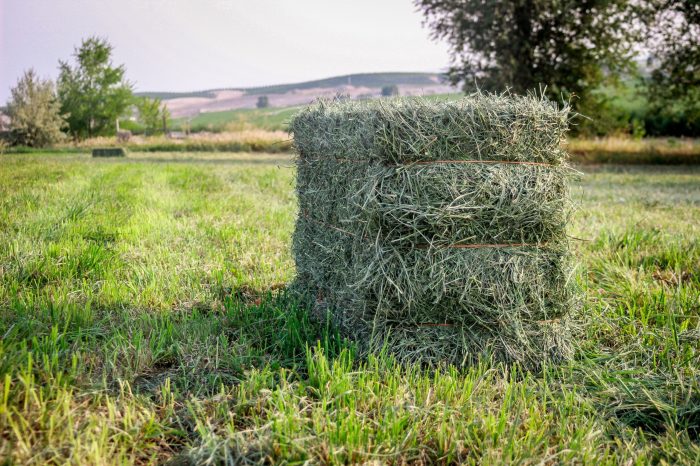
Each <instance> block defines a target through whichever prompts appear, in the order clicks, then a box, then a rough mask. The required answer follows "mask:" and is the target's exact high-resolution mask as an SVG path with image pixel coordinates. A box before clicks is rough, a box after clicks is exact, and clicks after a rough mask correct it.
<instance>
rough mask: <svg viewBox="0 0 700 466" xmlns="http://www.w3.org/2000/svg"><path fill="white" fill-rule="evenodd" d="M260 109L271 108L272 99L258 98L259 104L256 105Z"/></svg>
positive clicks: (264, 96)
mask: <svg viewBox="0 0 700 466" xmlns="http://www.w3.org/2000/svg"><path fill="white" fill-rule="evenodd" d="M255 106H256V107H258V108H267V107H269V106H270V99H268V97H267V96H266V95H261V96H260V97H258V102H257V103H256V104H255Z"/></svg>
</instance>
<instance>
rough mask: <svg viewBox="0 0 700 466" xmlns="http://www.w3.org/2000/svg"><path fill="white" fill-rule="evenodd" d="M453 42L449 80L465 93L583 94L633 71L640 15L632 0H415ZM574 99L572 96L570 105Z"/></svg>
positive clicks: (435, 31) (438, 35) (437, 31)
mask: <svg viewBox="0 0 700 466" xmlns="http://www.w3.org/2000/svg"><path fill="white" fill-rule="evenodd" d="M415 4H416V6H417V7H418V8H419V9H420V10H421V11H422V12H423V13H424V14H425V16H426V23H427V24H428V25H429V27H430V28H431V29H432V37H433V38H434V39H444V40H447V42H448V43H449V44H450V47H451V59H452V64H451V66H450V68H449V70H448V78H449V79H450V81H451V82H452V83H453V84H455V85H458V84H462V86H463V87H464V89H465V90H469V89H473V88H474V87H475V86H478V87H479V88H481V89H484V90H493V91H501V90H504V89H506V88H509V89H511V90H512V91H513V92H516V93H525V92H527V91H531V90H534V89H537V88H538V87H539V86H541V85H546V86H548V88H547V91H548V93H549V95H550V96H553V97H554V98H556V99H557V100H559V99H561V98H562V97H563V98H565V99H567V98H569V97H571V96H572V95H577V96H579V97H587V96H589V95H590V94H589V93H590V91H591V90H592V89H593V88H595V87H597V86H598V85H599V84H600V83H601V81H602V80H603V79H604V78H605V77H606V76H614V75H615V74H616V73H617V72H619V71H622V70H625V69H631V67H632V57H633V45H634V42H635V40H636V39H638V38H639V36H640V35H641V31H642V27H641V24H642V22H641V19H640V18H641V17H642V15H641V12H640V11H639V8H638V7H637V6H636V5H637V4H636V3H633V2H632V1H631V0H415ZM573 103H574V105H576V104H577V102H576V101H574V102H573Z"/></svg>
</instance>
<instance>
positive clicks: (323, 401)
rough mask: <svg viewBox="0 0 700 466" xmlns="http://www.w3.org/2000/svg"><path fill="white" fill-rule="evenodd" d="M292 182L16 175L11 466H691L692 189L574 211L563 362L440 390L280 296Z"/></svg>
mask: <svg viewBox="0 0 700 466" xmlns="http://www.w3.org/2000/svg"><path fill="white" fill-rule="evenodd" d="M288 161H289V159H288V158H287V157H286V156H284V155H280V154H270V155H266V156H262V157H261V156H260V155H258V154H210V153H202V154H190V153H170V154H149V153H131V154H129V157H127V158H126V159H119V160H117V159H104V160H103V159H99V160H93V159H91V158H90V157H89V156H87V155H65V154H64V155H55V156H54V155H22V156H19V155H16V156H4V157H3V159H2V164H1V165H0V439H2V440H1V441H0V457H2V460H0V462H2V461H3V460H4V461H6V462H8V463H16V464H47V463H49V464H70V463H72V464H122V463H132V462H138V463H146V464H148V463H154V464H155V463H161V462H165V461H168V460H176V461H180V462H181V463H179V464H187V463H188V462H195V463H197V462H198V463H205V462H209V463H223V462H226V461H228V462H230V463H244V462H250V463H256V462H267V463H281V462H285V461H286V462H295V461H298V462H304V461H310V462H311V463H322V464H323V463H326V464H346V463H351V462H355V463H362V462H375V463H376V464H383V463H392V464H401V463H410V462H414V463H420V462H422V463H424V464H425V463H448V464H457V463H481V464H494V463H504V464H511V463H537V464H539V463H561V464H568V463H572V462H576V463H585V464H592V463H595V464H620V463H622V464H649V463H659V462H666V463H669V464H674V463H675V464H677V463H682V464H683V463H684V464H695V463H697V462H698V461H700V446H699V444H698V438H699V436H700V397H699V396H698V394H699V393H700V357H699V354H700V323H699V322H698V320H699V317H700V245H699V241H698V237H699V236H698V228H699V227H698V225H700V170H698V169H697V168H693V167H688V168H684V169H677V170H673V169H663V170H650V169H648V168H635V169H627V170H621V169H599V170H597V171H591V172H589V173H587V174H586V175H585V176H584V177H583V179H582V181H581V182H579V183H577V185H576V186H575V187H574V193H575V197H576V199H577V200H578V202H579V204H580V206H579V209H578V211H577V213H576V215H575V217H574V219H573V223H572V227H571V231H570V233H571V235H572V236H574V237H576V238H580V239H581V240H580V241H579V240H575V241H574V245H575V246H574V247H575V250H576V253H577V255H578V257H579V258H580V262H581V266H580V268H579V273H578V280H579V281H580V284H581V286H582V288H583V293H584V294H583V296H582V302H581V307H580V310H579V311H578V314H579V315H580V318H581V319H583V320H584V321H585V323H586V326H585V328H586V330H585V332H584V334H582V335H579V336H578V339H577V346H578V352H577V357H576V360H575V361H574V362H572V363H571V364H569V365H566V366H562V367H548V368H546V369H545V370H544V371H543V373H541V374H528V373H524V372H522V371H520V370H518V369H517V368H513V367H511V368H506V367H502V366H495V365H493V364H491V363H490V362H489V361H486V360H484V361H482V362H481V363H480V364H478V365H476V366H474V367H471V368H467V369H463V370H455V369H451V368H444V369H442V370H439V371H437V372H431V371H427V370H423V369H421V368H419V367H414V366H400V365H397V364H395V363H394V362H393V361H391V360H390V359H388V358H386V357H384V356H381V355H380V356H377V357H372V358H369V359H367V360H360V359H358V358H357V357H356V356H355V355H354V351H353V346H352V344H351V343H349V342H344V341H341V340H340V339H339V338H338V337H337V335H336V333H335V332H334V331H333V329H332V328H331V327H330V326H328V325H325V324H323V323H314V322H311V321H310V320H309V318H308V315H307V314H306V312H305V310H304V309H303V308H300V307H299V306H298V305H297V304H296V303H295V301H294V300H293V299H292V298H291V297H290V296H288V295H287V294H286V292H285V291H284V290H283V288H284V285H285V284H286V283H288V282H289V281H290V280H291V278H292V277H293V276H294V270H293V261H292V258H291V255H290V252H289V242H290V236H291V233H292V230H293V226H294V218H295V215H296V211H295V209H296V206H295V198H294V192H293V180H294V172H293V168H292V167H291V164H290V163H286V162H288Z"/></svg>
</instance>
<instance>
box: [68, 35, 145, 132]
mask: <svg viewBox="0 0 700 466" xmlns="http://www.w3.org/2000/svg"><path fill="white" fill-rule="evenodd" d="M111 55H112V46H111V45H110V44H109V43H108V42H107V40H106V39H102V38H99V37H90V38H88V39H85V40H83V41H82V43H81V45H80V47H78V48H76V49H75V52H74V53H73V57H74V58H75V62H76V64H75V66H71V65H70V64H69V63H68V62H64V61H61V62H59V69H60V74H59V78H58V96H59V99H60V101H61V111H62V112H63V113H65V114H66V119H67V121H68V125H69V128H70V131H71V133H72V134H73V135H74V136H76V137H79V138H83V137H90V136H95V135H99V134H104V133H106V132H109V131H111V130H113V129H114V127H115V125H116V119H117V118H118V117H119V116H121V115H122V114H123V113H124V112H125V111H126V109H127V108H128V107H129V105H130V104H131V103H132V86H131V84H130V83H129V82H128V81H126V79H125V77H124V75H125V72H126V69H125V67H124V65H119V66H114V65H112V61H111Z"/></svg>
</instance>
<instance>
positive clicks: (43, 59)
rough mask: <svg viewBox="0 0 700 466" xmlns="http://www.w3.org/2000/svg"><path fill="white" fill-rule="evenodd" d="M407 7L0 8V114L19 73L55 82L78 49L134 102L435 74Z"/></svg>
mask: <svg viewBox="0 0 700 466" xmlns="http://www.w3.org/2000/svg"><path fill="white" fill-rule="evenodd" d="M422 19H423V18H422V15H421V14H420V13H418V12H416V11H415V7H414V6H413V3H412V2H411V1H408V0H404V1H400V0H386V1H382V2H381V4H376V3H373V2H371V1H369V0H360V1H356V2H353V3H352V4H351V6H348V5H347V4H345V3H340V2H336V1H322V0H301V1H297V2H293V3H292V2H285V1H281V0H277V1H275V0H261V1H255V2H250V1H239V2H236V1H233V0H201V1H197V2H195V1H188V0H141V1H139V0H124V1H122V2H119V3H113V2H110V1H107V0H92V1H89V0H53V1H50V0H0V26H1V28H0V29H1V31H0V84H1V86H0V104H4V103H5V102H6V101H7V99H8V97H9V93H10V92H9V90H10V87H11V86H14V84H15V83H16V82H17V79H18V78H19V77H20V75H21V74H22V73H23V72H24V70H26V69H28V68H34V69H35V70H36V71H37V72H38V74H39V75H40V76H42V77H48V78H51V79H55V78H56V76H57V75H58V61H59V60H69V59H70V60H71V61H72V53H73V50H74V47H75V46H77V45H78V44H79V43H80V41H81V39H84V38H86V37H89V36H92V35H97V36H101V37H105V38H107V39H108V40H109V42H110V43H111V44H112V45H113V46H114V52H113V62H114V63H115V64H124V65H125V66H126V69H127V78H128V79H129V80H130V81H131V82H133V83H134V89H135V91H137V92H147V91H151V92H155V91H164V92H188V91H198V90H204V89H215V88H242V87H257V86H266V85H275V84H285V83H293V82H302V81H311V80H316V79H323V78H328V77H332V76H339V75H346V74H356V73H377V72H440V71H443V70H444V69H445V68H446V66H447V64H448V54H447V50H448V49H447V45H445V44H441V43H435V42H433V41H432V40H430V38H429V31H428V30H427V29H426V28H425V27H423V26H422V25H421V22H422Z"/></svg>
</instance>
